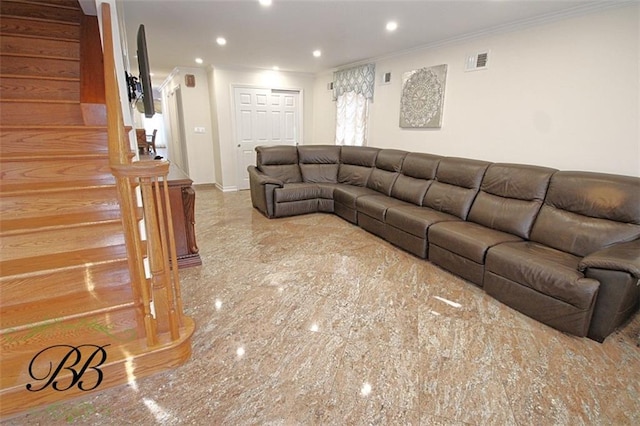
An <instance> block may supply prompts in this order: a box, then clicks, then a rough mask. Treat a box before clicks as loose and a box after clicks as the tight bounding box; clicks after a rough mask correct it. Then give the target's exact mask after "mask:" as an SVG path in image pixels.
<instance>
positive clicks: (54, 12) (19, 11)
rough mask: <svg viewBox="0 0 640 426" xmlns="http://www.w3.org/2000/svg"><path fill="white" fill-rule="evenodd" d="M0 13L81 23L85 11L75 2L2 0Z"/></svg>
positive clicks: (6, 15)
mask: <svg viewBox="0 0 640 426" xmlns="http://www.w3.org/2000/svg"><path fill="white" fill-rule="evenodd" d="M0 6H1V8H0V13H1V14H2V16H3V17H29V18H31V19H34V20H40V21H46V22H68V23H77V24H78V25H79V24H80V17H81V16H82V14H83V12H82V9H79V8H77V7H76V6H75V4H73V3H71V5H64V4H63V5H61V4H55V3H53V2H51V3H50V2H47V3H45V2H37V1H22V0H2V2H1V3H0Z"/></svg>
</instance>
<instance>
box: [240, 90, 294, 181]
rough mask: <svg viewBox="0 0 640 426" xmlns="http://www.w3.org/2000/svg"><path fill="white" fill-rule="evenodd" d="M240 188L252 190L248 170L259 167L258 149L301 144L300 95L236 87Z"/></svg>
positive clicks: (289, 92)
mask: <svg viewBox="0 0 640 426" xmlns="http://www.w3.org/2000/svg"><path fill="white" fill-rule="evenodd" d="M234 102H235V111H236V114H235V115H236V132H235V135H236V150H237V159H238V189H249V174H248V173H247V167H248V166H250V165H255V164H256V151H255V148H256V146H259V145H297V144H298V142H299V140H298V137H299V128H300V123H299V121H300V92H299V91H290V90H276V89H259V88H245V87H236V88H234Z"/></svg>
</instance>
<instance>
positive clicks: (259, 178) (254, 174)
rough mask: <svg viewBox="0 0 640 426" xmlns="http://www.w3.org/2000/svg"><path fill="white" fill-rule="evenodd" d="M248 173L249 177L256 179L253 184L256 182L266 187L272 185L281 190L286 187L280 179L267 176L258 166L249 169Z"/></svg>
mask: <svg viewBox="0 0 640 426" xmlns="http://www.w3.org/2000/svg"><path fill="white" fill-rule="evenodd" d="M247 171H248V172H249V177H251V178H254V180H252V181H251V182H255V183H257V184H258V185H266V184H268V183H270V184H272V185H278V186H279V187H281V188H282V186H283V185H284V182H282V181H281V180H280V179H276V178H273V177H271V176H267V175H265V174H264V173H262V172H261V171H260V170H258V168H257V167H256V166H249V167H247Z"/></svg>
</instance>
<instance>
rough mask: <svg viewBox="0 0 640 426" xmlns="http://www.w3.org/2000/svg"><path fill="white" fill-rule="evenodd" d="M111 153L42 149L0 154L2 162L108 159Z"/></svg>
mask: <svg viewBox="0 0 640 426" xmlns="http://www.w3.org/2000/svg"><path fill="white" fill-rule="evenodd" d="M108 159H109V155H108V153H107V152H96V153H83V152H69V153H61V152H59V151H50V152H47V151H46V149H42V150H40V151H39V153H38V154H36V155H29V153H9V154H4V153H2V154H0V162H7V163H10V162H19V161H52V160H72V161H73V160H108Z"/></svg>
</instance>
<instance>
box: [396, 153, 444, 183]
mask: <svg viewBox="0 0 640 426" xmlns="http://www.w3.org/2000/svg"><path fill="white" fill-rule="evenodd" d="M441 159H442V157H441V156H439V155H432V154H423V153H421V152H410V153H408V154H407V156H406V157H404V161H403V162H402V174H403V175H405V176H411V177H414V178H416V179H425V180H433V179H435V178H436V170H438V163H440V160H441Z"/></svg>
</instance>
